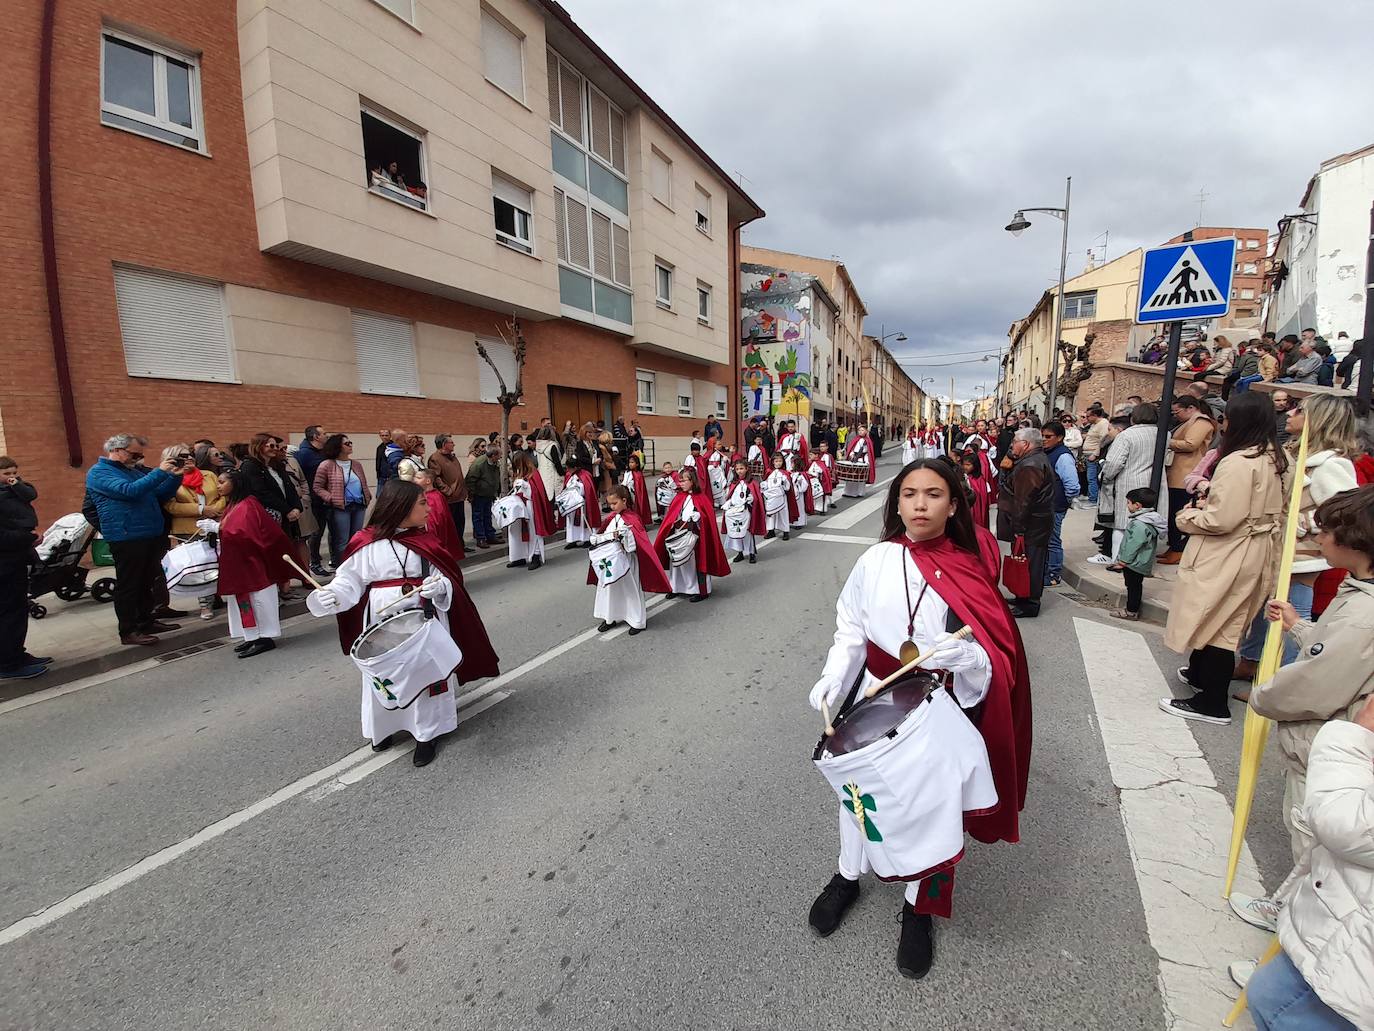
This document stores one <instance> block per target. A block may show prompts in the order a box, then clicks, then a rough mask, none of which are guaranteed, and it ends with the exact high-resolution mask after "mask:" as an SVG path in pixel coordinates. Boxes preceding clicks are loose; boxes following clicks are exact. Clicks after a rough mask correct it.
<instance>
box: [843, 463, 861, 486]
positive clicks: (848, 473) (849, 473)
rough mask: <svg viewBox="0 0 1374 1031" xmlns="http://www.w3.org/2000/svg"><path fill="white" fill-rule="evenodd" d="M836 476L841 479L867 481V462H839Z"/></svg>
mask: <svg viewBox="0 0 1374 1031" xmlns="http://www.w3.org/2000/svg"><path fill="white" fill-rule="evenodd" d="M837 475H838V478H839V479H841V480H850V481H857V482H860V483H867V482H868V463H867V462H840V463H839V471H838V473H837Z"/></svg>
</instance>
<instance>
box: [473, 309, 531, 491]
mask: <svg viewBox="0 0 1374 1031" xmlns="http://www.w3.org/2000/svg"><path fill="white" fill-rule="evenodd" d="M496 332H497V333H498V334H499V335H500V337H501V339H502V341H504V342H505V344H506V346H507V347H509V348H510V349H511V351H512V352H513V353H514V355H515V382H514V383H512V384H507V383H506V377H504V376H502V375H501V370H500V369H498V368H497V367H496V362H494V361H492V358H491V355H489V354H488V353H487V349H486V348H485V347H483V346H482V341H481V340H480V339H479V340H478V341H477V353H478V354H479V355H481V356H482V360H483V361H484V362H486V363H487V364H488V365H490V366H491V371H492V372H494V373H496V383H497V385H498V386H499V387H500V388H501V390H500V392H499V393H498V394H497V395H496V400H497V402H499V403H500V405H501V490H502V491H503V492H507V491H509V490H510V488H511V473H510V413H511V412H512V411H513V410H514V408H515V406H516V405H518V404H519V403H520V398H521V397H523V396H524V393H525V334H524V332H523V331H522V330H521V329H520V320H519V319H515V318H513V319H511V320H510V321H509V322H507V323H506V326H505V329H504V330H502V328H501V327H500V326H497V327H496ZM507 333H509V334H510V336H509V338H508V337H507V336H506V334H507Z"/></svg>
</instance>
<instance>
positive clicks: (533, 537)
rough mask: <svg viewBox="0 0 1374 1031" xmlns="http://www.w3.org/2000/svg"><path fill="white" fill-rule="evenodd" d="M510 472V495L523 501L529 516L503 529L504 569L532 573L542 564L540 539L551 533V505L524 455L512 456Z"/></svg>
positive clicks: (529, 458)
mask: <svg viewBox="0 0 1374 1031" xmlns="http://www.w3.org/2000/svg"><path fill="white" fill-rule="evenodd" d="M511 472H512V473H513V474H514V477H515V480H514V482H513V483H512V484H511V493H513V494H518V495H519V496H520V497H521V499H522V500H523V501H524V502H525V511H526V512H529V513H530V518H528V519H517V520H516V521H515V522H513V523H511V524H510V526H509V527H508V528H507V530H506V540H507V542H508V543H509V545H510V561H509V562H507V563H506V568H507V569H510V568H512V567H514V566H527V567H528V568H529V569H530V570H531V571H533V570H535V569H538V568H539V567H540V566H542V565H543V564H544V538H545V537H548V536H550V535H552V534H553V533H554V530H555V526H554V522H555V520H554V515H553V504H552V502H550V501H549V496H548V493H547V492H546V491H545V490H544V481H543V480H542V479H541V478H540V476H539V469H538V467H537V466H536V465H535V464H534V459H533V458H531V457H530V456H529V453H528V452H525V451H520V452H517V453H516V455H515V457H514V458H513V459H512V460H511Z"/></svg>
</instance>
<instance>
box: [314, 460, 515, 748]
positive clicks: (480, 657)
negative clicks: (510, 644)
mask: <svg viewBox="0 0 1374 1031" xmlns="http://www.w3.org/2000/svg"><path fill="white" fill-rule="evenodd" d="M427 514H428V508H427V504H426V502H425V495H424V491H423V490H421V488H420V487H419V486H417V485H416V484H414V483H408V482H406V481H405V480H400V479H391V480H388V481H387V482H386V485H385V486H384V487H383V488H382V489H381V491H380V493H379V494H378V495H377V504H376V506H375V507H374V508H373V509H372V517H371V518H370V519H369V520H368V523H367V525H366V526H365V527H363V528H362V529H361V530H359V531H358V532H357V533H356V534H354V536H353V539H352V540H351V541H349V543H348V548H347V550H346V551H345V552H344V560H343V563H342V564H341V565H339V566H338V567H337V568H336V569H335V570H334V579H333V580H332V581H330V583H329V586H327V587H320V588H318V589H316V590H314V591H312V592H311V593H310V594H309V595H308V596H307V597H306V605H308V606H309V608H310V611H311V612H312V613H314V614H315V615H316V616H336V617H337V618H338V621H339V643H340V644H341V645H342V646H343V650H344V653H345V654H347V653H348V651H349V649H350V648H351V647H352V646H353V642H354V641H355V640H357V638H358V636H359V635H360V634H361V633H362V632H363V630H364V628H365V627H367V626H370V625H371V624H372V623H374V622H375V621H376V617H375V615H374V614H375V613H377V612H379V611H380V610H381V609H382V608H384V607H385V606H387V605H388V604H390V603H391V602H393V601H395V600H396V599H398V598H400V597H401V596H402V594H409V595H412V596H413V597H412V598H411V599H408V600H406V601H403V602H401V603H400V604H399V605H397V606H395V607H394V608H391V609H389V610H388V612H389V613H390V612H401V611H404V610H405V609H407V608H417V607H419V606H420V605H421V604H422V602H421V599H425V600H426V601H428V602H430V603H432V605H433V607H434V610H435V618H437V619H438V620H439V621H440V622H441V623H443V625H444V626H445V627H447V628H448V631H449V633H450V634H451V635H452V636H453V640H454V642H455V643H456V644H457V645H458V647H459V649H460V650H461V651H462V653H463V658H462V661H461V662H459V664H458V668H457V669H456V670H455V671H454V672H453V673H452V674H450V675H449V677H448V678H447V679H446V680H440V681H438V682H437V683H434V684H431V685H430V686H429V688H428V689H427V690H424V691H421V692H420V695H419V697H417V698H416V699H415V701H414V702H413V703H411V704H410V705H409V706H408V707H406V708H404V709H399V708H398V709H387V708H384V707H383V706H382V705H381V703H380V702H379V701H378V700H377V698H376V694H375V689H374V685H373V683H372V678H371V677H369V676H364V677H363V684H362V721H363V737H366V738H371V740H372V747H373V748H374V749H376V750H377V751H381V750H382V749H384V748H388V747H390V746H391V745H392V744H393V743H394V741H395V738H396V735H397V734H399V733H401V732H405V733H407V734H409V735H410V736H411V737H413V738H414V739H415V757H414V759H413V762H414V764H415V765H416V766H426V765H428V764H429V762H430V761H431V760H433V758H434V752H435V748H436V745H435V742H436V741H437V739H438V738H440V737H442V736H443V735H444V734H447V733H449V732H450V731H452V730H455V729H456V728H457V726H458V703H457V700H456V697H455V695H456V692H457V688H458V685H459V684H467V683H470V682H471V681H474V680H479V679H481V678H482V677H494V676H496V674H497V673H498V672H499V670H498V660H497V657H496V652H495V651H493V650H492V647H491V642H490V641H489V640H488V639H487V631H486V628H485V627H484V626H483V625H482V617H481V616H479V615H478V614H477V609H476V608H475V607H474V606H473V604H472V599H471V598H469V597H468V592H467V591H466V590H465V589H464V588H463V574H462V573H460V572H459V571H458V567H457V566H456V565H455V564H453V562H452V561H451V559H450V558H449V556H448V554H447V553H446V552H444V550H443V549H442V548H441V547H440V545H439V541H438V539H437V538H436V537H435V536H434V535H433V534H432V533H430V532H428V531H427V530H426V529H425V518H426V516H427ZM398 675H400V671H398Z"/></svg>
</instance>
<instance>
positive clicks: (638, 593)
mask: <svg viewBox="0 0 1374 1031" xmlns="http://www.w3.org/2000/svg"><path fill="white" fill-rule="evenodd" d="M616 539H618V540H619V541H620V546H621V547H622V548H624V549H625V553H626V554H627V555H629V556H630V571H629V572H628V573H626V574H625V575H624V576H622V577H621V578H620V579H619V580H617V581H616V582H615V583H613V584H602V583H597V585H596V603H595V605H593V606H592V615H593V616H596V617H597V618H598V619H600V620H603V621H605V622H607V623H619V622H625V623H628V624H630V626H632V627H635V628H636V629H639V630H643V629H644V625H645V623H647V622H648V619H649V615H648V612H647V610H646V609H645V606H644V590H643V588H642V587H640V585H639V556H638V555H637V554H636V553H635V552H636V549H635V535H634V531H632V530H631V529H630V527H629V526H628V525H626V523H625V520H623V519H621V518H620V515H619V514H616V515H614V516H612V517H611V521H610V523H609V524H607V526H606V527H605V529H604V530H603V531H602V532H601V533H599V534H596V535H595V536H593V537H592V543H593V544H605V543H607V542H608V541H611V540H616Z"/></svg>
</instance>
